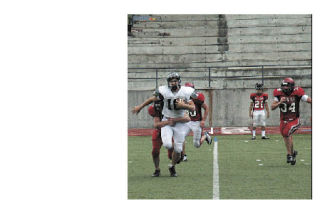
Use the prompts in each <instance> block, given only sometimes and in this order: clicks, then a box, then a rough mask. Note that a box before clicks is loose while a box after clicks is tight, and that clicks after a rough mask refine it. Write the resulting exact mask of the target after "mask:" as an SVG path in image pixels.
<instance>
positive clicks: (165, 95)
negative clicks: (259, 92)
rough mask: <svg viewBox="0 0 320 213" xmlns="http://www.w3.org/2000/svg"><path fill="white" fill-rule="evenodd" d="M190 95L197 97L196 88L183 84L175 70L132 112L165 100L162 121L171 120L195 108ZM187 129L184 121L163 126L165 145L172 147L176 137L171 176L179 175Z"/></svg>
mask: <svg viewBox="0 0 320 213" xmlns="http://www.w3.org/2000/svg"><path fill="white" fill-rule="evenodd" d="M190 97H197V96H196V93H195V91H194V89H193V88H191V87H185V86H181V79H180V75H179V74H178V73H176V72H173V73H170V74H169V75H168V76H167V85H164V86H160V87H159V88H158V89H157V90H156V91H155V92H154V95H153V96H152V97H150V98H148V99H147V100H145V101H144V102H143V103H142V104H140V105H138V106H135V107H134V108H133V109H132V112H133V113H139V111H140V110H141V109H142V108H143V107H145V106H147V105H149V104H150V103H152V102H154V101H157V100H163V102H164V107H163V110H162V114H163V118H162V121H166V120H170V119H171V118H183V117H184V115H185V110H190V111H194V110H195V106H194V103H193V101H192V100H191V99H190ZM186 131H188V126H187V125H186V123H184V122H176V123H175V125H174V126H170V125H166V126H164V127H162V128H161V139H162V143H163V146H164V147H166V148H167V149H171V148H172V137H173V139H174V152H173V155H172V162H171V164H169V171H170V175H171V177H176V176H177V174H176V171H175V165H176V163H177V162H178V161H179V160H180V155H181V152H182V147H183V143H184V141H185V136H186Z"/></svg>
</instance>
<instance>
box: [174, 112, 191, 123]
mask: <svg viewBox="0 0 320 213" xmlns="http://www.w3.org/2000/svg"><path fill="white" fill-rule="evenodd" d="M169 120H171V121H172V122H173V123H176V122H183V123H185V122H189V121H190V120H191V119H190V117H189V113H187V112H186V113H185V114H184V116H183V117H181V118H169Z"/></svg>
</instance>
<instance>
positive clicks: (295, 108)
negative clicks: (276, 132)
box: [271, 78, 312, 165]
mask: <svg viewBox="0 0 320 213" xmlns="http://www.w3.org/2000/svg"><path fill="white" fill-rule="evenodd" d="M273 96H274V101H273V103H272V105H271V109H272V110H275V109H276V108H278V107H279V108H280V132H281V135H282V137H283V140H284V143H285V145H286V149H287V163H291V165H295V164H296V156H297V154H298V152H297V151H296V150H294V149H293V139H292V134H293V133H294V132H295V131H296V130H297V129H298V128H299V126H300V119H299V117H300V112H299V103H300V100H302V101H304V102H307V103H310V104H311V103H312V100H311V98H310V97H308V96H307V95H306V94H305V93H304V90H303V89H302V88H301V87H298V86H295V83H294V80H293V79H292V78H285V79H284V80H283V81H282V83H281V87H280V88H278V89H275V90H274V91H273Z"/></svg>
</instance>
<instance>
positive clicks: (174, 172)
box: [169, 166, 177, 177]
mask: <svg viewBox="0 0 320 213" xmlns="http://www.w3.org/2000/svg"><path fill="white" fill-rule="evenodd" d="M169 172H170V176H171V177H177V173H176V169H175V167H174V166H171V167H170V166H169Z"/></svg>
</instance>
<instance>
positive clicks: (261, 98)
mask: <svg viewBox="0 0 320 213" xmlns="http://www.w3.org/2000/svg"><path fill="white" fill-rule="evenodd" d="M250 99H251V102H250V106H249V117H250V118H252V119H253V122H252V140H255V139H256V128H257V126H261V138H262V139H269V137H267V136H266V114H265V109H266V111H267V118H269V116H270V112H269V106H268V94H267V93H263V84H262V83H256V92H255V93H251V94H250Z"/></svg>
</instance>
